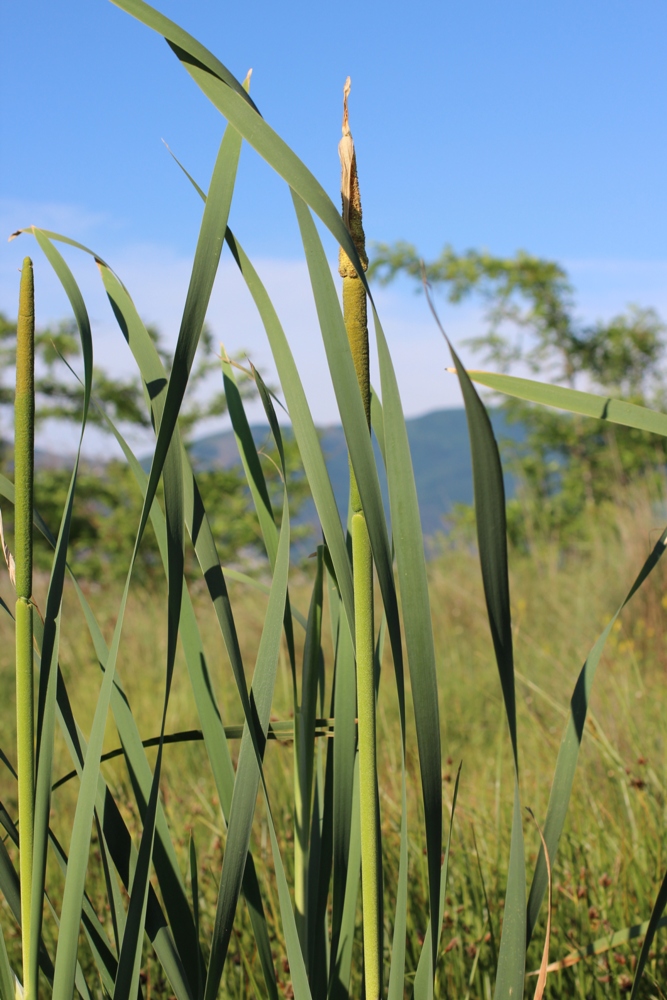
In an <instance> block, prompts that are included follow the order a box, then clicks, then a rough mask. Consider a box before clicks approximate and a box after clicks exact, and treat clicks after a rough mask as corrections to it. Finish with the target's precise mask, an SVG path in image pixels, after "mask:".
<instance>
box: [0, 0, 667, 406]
mask: <svg viewBox="0 0 667 1000" xmlns="http://www.w3.org/2000/svg"><path fill="white" fill-rule="evenodd" d="M158 6H159V8H160V9H161V10H162V11H163V12H164V13H165V14H167V15H168V16H169V17H172V18H173V19H174V20H176V21H178V22H179V23H180V24H181V25H182V26H183V27H185V28H187V29H188V30H189V31H190V32H192V33H193V34H194V35H195V36H196V37H198V38H199V39H200V40H201V41H202V42H204V43H205V44H206V45H207V46H208V47H209V48H210V49H211V50H212V51H213V52H214V53H215V54H216V55H217V56H218V57H219V58H220V59H221V60H222V61H223V62H224V63H225V64H226V65H227V66H228V67H229V68H230V69H231V70H232V72H234V73H235V74H236V75H237V76H239V77H240V78H242V77H243V76H244V75H245V73H246V71H247V70H248V68H250V67H252V68H253V78H252V93H253V97H254V99H255V101H256V102H257V104H258V106H259V108H260V110H261V111H262V114H263V115H264V117H265V118H266V119H267V121H268V122H269V123H270V124H271V125H272V126H273V127H274V128H275V129H276V130H277V131H278V132H279V133H280V134H281V135H282V136H283V137H284V138H285V139H286V140H287V141H288V142H289V143H290V145H292V146H293V148H294V149H295V151H296V152H297V153H298V154H299V155H300V156H301V158H302V159H303V160H304V161H305V163H306V164H307V165H308V166H309V167H310V168H311V169H312V170H313V172H314V173H315V174H316V175H317V176H318V178H319V179H320V180H321V181H322V183H323V184H324V186H325V187H326V188H327V190H328V191H329V192H330V193H331V195H332V197H334V198H336V197H337V194H336V192H337V187H338V169H339V168H338V160H337V154H336V145H337V142H338V138H339V135H340V118H341V93H342V86H343V83H344V80H345V77H346V76H347V74H348V73H349V74H350V75H351V77H352V96H351V123H352V130H353V134H354V136H355V142H356V146H357V155H358V158H359V165H360V175H361V183H362V197H363V202H364V214H365V222H366V232H367V236H368V238H369V239H377V240H384V241H393V240H396V239H399V238H403V239H407V240H409V241H411V242H413V243H414V244H416V245H417V247H418V248H419V250H420V252H421V253H422V254H423V255H424V256H425V257H427V258H428V257H429V256H433V255H435V254H437V252H438V251H439V250H440V248H441V247H442V245H443V244H444V243H451V244H452V245H453V246H454V247H455V248H456V249H459V250H464V249H467V248H469V247H486V248H487V249H489V250H490V251H492V252H495V253H503V254H504V253H507V254H509V253H513V252H514V251H515V250H517V249H519V248H523V249H526V250H528V251H530V252H532V253H535V254H541V255H544V256H547V257H551V258H554V259H557V260H560V261H562V262H563V263H564V264H565V266H566V267H567V268H568V269H569V271H570V273H571V276H572V279H573V281H574V283H575V286H576V288H577V292H578V299H579V303H580V310H581V315H582V317H583V318H585V319H591V320H592V319H596V318H599V317H604V316H609V315H611V314H614V313H617V312H619V311H620V310H622V309H623V308H624V307H625V306H626V305H627V303H628V302H631V301H632V302H639V303H640V304H643V305H654V306H656V307H658V308H659V309H660V310H661V311H662V313H663V315H665V316H667V248H666V247H665V234H666V233H667V210H666V207H665V194H664V192H665V183H666V182H665V173H664V164H665V162H666V161H667V138H666V130H665V120H666V118H665V106H666V103H667V102H666V98H667V60H665V58H664V39H665V37H667V7H666V6H665V4H664V2H663V0H635V2H633V3H628V2H627V0H604V2H601V0H577V2H572V0H559V2H558V3H554V2H551V3H546V2H544V0H541V2H536V0H508V2H503V3H498V2H497V0H496V2H492V0H477V2H470V3H467V4H461V3H452V2H444V3H443V2H438V3H435V2H432V0H429V2H419V0H417V2H413V3H409V4H406V3H405V2H402V3H398V2H394V0H389V2H385V3H383V4H377V3H366V4H359V5H357V7H356V8H354V7H352V6H351V5H341V4H333V3H316V4H313V3H312V0H311V2H304V0H293V2H291V3H290V4H288V5H287V4H277V3H268V2H264V0H262V2H254V3H250V2H247V3H245V4H238V3H236V4H231V3H224V2H220V0H218V2H216V3H212V2H203V0H188V2H187V3H186V2H184V0H161V3H160V4H159V5H158ZM3 32H4V37H5V40H6V44H5V47H4V48H5V54H4V59H3V62H4V65H3V82H2V88H1V90H0V114H1V116H2V128H3V136H4V138H5V142H4V144H3V146H4V155H3V156H2V159H1V162H0V223H1V224H2V228H3V230H4V231H5V232H6V233H7V234H9V233H10V232H11V231H12V230H14V229H16V228H18V227H19V226H23V225H29V224H33V223H34V224H36V225H43V226H45V227H53V228H59V229H60V230H61V231H63V232H65V233H67V234H68V235H71V236H73V237H75V238H78V239H81V240H82V241H83V242H85V243H87V244H88V245H90V246H91V247H93V248H94V249H95V250H96V251H97V252H98V253H100V254H101V255H102V256H104V257H105V259H107V260H109V261H110V262H111V263H112V264H113V265H114V266H115V267H116V269H117V270H118V272H119V273H120V275H121V277H122V278H123V280H124V281H125V283H126V284H127V285H128V287H129V288H130V290H131V292H132V293H133V295H134V297H135V299H136V300H137V302H138V304H139V307H140V309H141V311H142V314H143V315H144V316H145V317H146V318H147V319H149V320H151V321H157V322H158V323H159V324H160V325H161V326H162V328H163V329H164V331H165V334H166V336H167V338H168V339H169V340H170V341H171V342H173V340H174V338H175V335H176V332H177V329H178V322H179V318H180V313H179V309H180V307H181V306H182V302H183V297H184V293H185V288H186V287H187V277H188V266H189V261H190V259H191V255H192V252H193V249H194V245H195V241H196V237H197V231H198V225H199V220H200V215H201V204H200V203H199V201H198V199H197V198H196V196H195V195H194V194H193V192H192V191H191V190H190V189H189V186H188V185H187V182H185V181H184V179H183V177H182V175H181V174H180V172H179V171H178V169H177V168H176V167H175V166H174V164H173V162H172V161H171V159H170V157H169V156H168V154H167V153H166V151H165V148H164V146H163V144H162V142H161V139H165V140H166V141H167V142H168V143H169V145H170V146H171V148H172V149H173V150H174V152H175V153H176V155H178V156H179V158H181V159H182V160H183V161H184V163H185V164H186V165H187V167H188V169H189V170H190V171H191V172H192V173H193V174H194V176H195V177H196V178H197V179H198V180H199V181H200V183H201V184H202V185H203V186H206V184H207V183H208V177H209V175H210V171H211V168H212V164H213V160H214V157H215V153H216V150H217V146H218V143H219V140H220V136H221V132H222V128H223V125H224V123H223V121H222V119H221V118H220V116H219V114H218V113H217V112H216V111H215V110H214V109H213V108H212V107H211V106H210V105H209V104H208V102H207V100H206V98H205V97H204V96H203V95H202V94H201V93H200V92H199V91H198V90H197V88H196V87H195V85H194V84H193V83H192V81H191V80H190V79H189V77H188V76H187V75H186V74H185V72H184V71H183V70H182V69H181V67H180V65H179V64H178V62H177V60H176V58H175V57H174V56H173V54H172V53H171V52H170V50H169V49H168V48H167V46H166V44H165V43H164V42H163V41H162V40H161V39H160V38H159V37H158V36H157V35H155V34H153V33H152V32H151V31H149V30H148V29H146V28H145V27H143V26H142V25H140V24H139V23H138V22H136V21H135V20H133V19H132V18H131V17H129V16H128V15H127V14H125V13H124V12H123V11H121V10H119V9H118V8H116V7H115V6H113V5H112V4H111V3H109V2H108V0H67V2H66V3H58V4H54V3H52V2H47V0H35V2H33V3H32V4H30V5H25V4H11V5H6V6H5V9H4V11H3ZM232 225H233V228H234V229H235V231H236V232H237V233H238V235H239V237H240V239H241V240H242V242H243V243H244V245H245V246H246V248H247V249H248V250H249V252H250V253H251V255H252V256H253V258H254V259H255V260H256V261H257V264H258V266H259V268H260V271H261V273H262V274H263V275H264V276H265V278H266V281H267V284H268V285H269V287H270V288H271V289H272V290H274V291H275V294H276V298H277V303H276V304H277V305H278V307H279V311H280V312H281V316H282V317H283V319H284V321H285V324H286V327H287V330H288V334H289V335H290V336H291V337H292V338H293V342H294V346H295V353H296V354H297V357H298V359H299V361H300V363H301V364H302V365H303V366H304V367H305V369H306V375H307V376H308V375H309V376H310V379H308V377H307V378H306V382H307V384H308V383H309V381H310V384H311V388H310V389H309V393H310V398H311V401H312V405H313V410H314V413H315V416H316V419H318V420H319V421H321V422H331V421H333V420H335V419H336V415H335V410H334V407H333V397H332V394H331V392H330V391H329V389H328V388H327V387H325V386H324V375H323V370H322V358H321V352H320V351H318V347H317V343H316V339H315V337H314V334H313V329H312V326H313V313H312V308H311V306H310V304H309V302H308V297H307V288H306V285H305V273H304V268H303V265H302V263H301V259H300V246H299V240H298V233H297V231H296V226H295V222H294V219H293V215H292V210H291V205H290V201H289V198H288V196H287V192H286V191H285V189H284V186H283V185H282V183H281V182H279V181H277V180H276V178H275V177H273V176H272V174H271V171H270V169H269V168H268V167H267V166H266V165H265V164H264V163H263V161H261V160H260V159H259V158H258V157H257V156H256V155H255V154H254V153H253V152H252V151H251V150H250V149H247V148H246V149H245V150H244V153H243V156H242V161H241V171H240V177H239V182H238V186H237V194H236V200H235V203H234V205H233V208H232ZM0 246H1V247H2V253H1V256H0V309H3V310H4V311H6V312H9V313H13V312H15V308H16V307H15V305H14V303H15V299H16V294H17V286H18V275H17V267H18V265H19V263H20V260H21V259H22V257H23V255H24V254H25V253H34V256H35V259H36V261H37V268H38V271H37V282H38V284H37V288H38V300H37V307H38V314H39V316H40V318H41V320H42V321H43V322H46V321H48V320H52V319H56V318H58V317H60V316H63V315H66V314H67V304H66V302H65V300H64V299H63V297H62V295H61V293H59V291H58V289H57V287H56V286H55V284H54V281H53V279H52V278H51V277H50V275H49V274H48V271H47V266H46V264H45V263H43V262H42V261H41V260H39V252H38V251H37V250H36V248H35V247H34V244H32V243H31V242H30V241H29V239H28V238H26V237H23V238H22V239H20V240H16V241H14V242H13V243H10V244H6V243H5V242H4V241H2V243H0ZM68 259H69V260H70V261H71V262H72V266H73V267H74V268H75V270H76V274H77V277H78V278H79V279H80V281H81V286H82V288H83V290H84V291H85V293H86V294H87V295H88V296H90V310H91V315H92V318H93V321H94V326H95V337H96V350H97V354H98V357H99V359H100V361H101V362H103V363H105V364H107V365H108V366H110V367H112V368H114V367H115V368H116V369H117V370H120V369H122V368H123V366H126V365H127V364H128V361H127V359H126V358H125V355H124V354H123V351H122V347H123V345H122V343H120V342H119V336H118V334H117V333H115V332H114V330H113V324H112V321H111V318H110V316H109V314H108V309H107V307H106V304H105V302H104V299H103V297H102V296H101V295H100V294H99V289H98V286H97V279H96V275H95V273H94V268H92V267H91V265H90V264H89V263H88V262H86V261H85V260H83V259H81V258H80V257H77V256H76V255H73V256H70V257H69V258H68ZM334 261H335V251H334V248H333V247H332V263H333V262H334ZM379 303H380V308H381V314H382V316H383V321H384V322H385V325H386V329H387V333H388V337H389V340H390V343H391V346H392V348H393V350H394V352H395V358H396V365H397V369H398V370H399V377H400V380H401V386H402V391H403V396H404V404H405V409H406V412H407V413H408V414H417V413H422V412H425V411H426V410H428V409H433V408H435V407H437V406H446V405H456V402H457V397H456V390H455V386H454V384H453V381H452V379H451V378H450V377H449V376H446V375H445V374H444V373H443V369H444V367H445V366H446V364H447V363H448V361H447V357H446V355H445V352H444V348H443V345H442V344H441V343H440V341H439V340H438V335H437V334H436V332H435V331H434V330H433V327H432V324H431V321H430V317H429V316H428V313H427V311H426V308H425V304H424V302H423V298H422V297H420V296H415V295H413V294H412V290H411V289H410V288H409V287H408V286H407V285H397V286H396V287H395V288H392V289H390V290H388V291H386V292H382V293H381V294H380V295H379ZM443 313H444V318H445V320H446V322H447V325H448V326H449V328H450V330H451V331H452V333H453V334H454V336H455V337H456V338H459V339H460V338H461V337H463V336H465V335H470V334H472V333H475V332H477V331H478V329H479V323H480V315H479V311H478V310H477V309H476V308H475V307H474V306H473V305H470V306H466V307H464V308H460V307H457V308H453V307H444V306H443ZM209 318H210V322H211V325H212V327H213V329H214V332H215V333H216V335H218V336H219V337H220V338H221V339H223V340H224V341H225V345H226V346H227V347H228V349H230V350H234V349H238V348H240V347H243V348H247V349H249V350H250V351H251V352H252V355H253V358H254V359H255V360H257V361H258V362H259V363H260V364H263V365H264V367H265V368H266V370H267V372H268V373H269V374H270V371H271V365H270V358H269V357H268V351H267V349H266V347H265V345H264V344H263V340H262V335H261V331H260V329H259V327H258V325H257V323H256V320H255V318H254V316H253V314H252V309H251V307H250V306H249V304H248V303H247V301H246V300H245V297H244V295H243V290H242V289H241V288H240V287H238V284H237V283H236V282H235V279H234V275H233V270H232V268H231V267H228V266H226V265H225V266H223V268H222V270H221V275H220V281H219V283H218V287H217V288H216V291H215V294H214V298H213V301H212V304H211V310H210V314H209Z"/></svg>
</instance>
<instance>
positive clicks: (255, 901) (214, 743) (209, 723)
mask: <svg viewBox="0 0 667 1000" xmlns="http://www.w3.org/2000/svg"><path fill="white" fill-rule="evenodd" d="M107 424H108V426H109V429H110V430H111V432H112V433H113V434H114V436H115V437H116V440H117V441H118V443H119V445H120V447H121V448H122V450H123V452H124V454H125V457H126V459H127V460H128V463H129V465H130V467H131V469H132V471H133V473H134V476H135V478H136V480H137V483H138V484H139V486H140V488H141V490H142V492H143V493H145V491H146V489H147V486H148V477H147V476H146V474H145V472H144V471H143V469H142V468H141V465H140V464H139V462H138V461H137V459H136V457H135V456H134V454H133V453H132V451H131V450H130V449H129V447H128V445H127V443H126V441H125V440H124V438H123V437H122V435H121V434H119V432H118V430H117V429H116V427H115V426H114V425H113V422H112V421H110V420H108V418H107ZM183 457H184V460H185V459H186V458H187V456H186V454H185V452H183ZM151 520H152V524H153V529H154V531H155V536H156V539H157V541H158V546H159V548H160V552H161V555H162V558H163V561H164V562H165V563H166V558H167V556H166V548H167V544H166V522H165V518H164V515H163V514H162V512H161V510H160V508H159V507H158V506H157V505H154V506H153V508H152V510H151ZM182 601H183V603H182V608H181V641H182V643H183V649H184V652H185V658H186V663H187V666H188V671H189V674H190V680H191V683H192V688H193V693H194V696H195V702H196V705H197V712H198V715H199V718H200V720H201V723H202V733H201V734H198V736H199V737H200V738H203V739H204V741H205V743H206V747H207V751H208V755H209V760H210V763H211V768H212V771H213V775H214V779H215V782H216V787H217V791H218V795H219V799H220V805H221V808H222V812H223V815H224V817H225V821H226V822H228V818H229V810H230V807H231V799H232V792H233V787H234V769H233V765H232V760H231V755H230V753H229V749H228V746H227V737H228V736H229V737H231V738H240V737H241V735H242V732H243V727H238V726H237V727H228V728H225V727H223V725H222V720H221V718H220V712H219V709H218V706H217V704H216V702H215V697H214V695H213V687H212V683H211V678H210V676H209V674H208V670H207V667H206V658H205V654H204V648H203V645H202V641H201V637H200V634H199V627H198V625H197V621H196V618H195V614H194V609H193V607H192V602H191V600H190V597H189V594H188V592H187V590H184V591H183V596H182ZM241 669H242V668H241ZM272 728H273V727H270V729H272ZM192 735H193V734H190V733H188V734H183V736H184V737H185V738H188V739H190V738H192ZM137 738H138V734H137ZM171 739H173V738H164V739H163V742H165V743H166V742H170V741H171ZM158 742H159V738H158V740H157V741H156V740H148V741H143V745H144V746H147V745H156V744H157V743H158ZM122 752H125V748H123V751H122ZM160 818H161V813H160V812H159V813H158V832H160V826H159V822H160ZM162 822H164V818H163V817H162ZM165 831H166V823H165ZM166 833H167V843H168V846H169V847H170V848H171V843H170V841H169V840H168V831H166ZM171 852H172V854H173V848H171ZM155 864H156V871H157V873H158V877H160V875H161V874H162V875H163V878H164V877H165V875H164V873H161V868H160V865H159V858H156V859H155ZM173 865H174V874H175V875H176V878H177V885H176V889H177V892H176V896H174V894H173V892H172V893H171V898H173V900H174V906H175V907H176V909H175V910H174V913H173V914H172V925H175V929H176V930H177V931H178V930H182V928H181V924H180V921H179V917H178V912H179V907H180V908H181V909H182V907H183V905H184V903H183V900H182V899H181V892H184V890H182V885H181V883H180V877H179V874H178V864H177V862H176V859H175V855H174V858H173ZM167 874H168V872H167ZM165 881H166V886H165V887H164V888H163V894H165V896H166V890H167V889H168V888H169V885H170V884H171V881H170V880H166V879H165ZM243 891H244V894H245V897H246V901H247V904H248V907H249V912H250V917H251V921H252V925H253V931H254V933H255V938H256V941H257V947H258V952H259V956H260V961H261V965H262V970H263V973H264V978H265V982H266V986H267V989H268V991H269V995H270V996H271V997H272V1000H277V991H276V985H275V984H276V976H275V971H274V967H273V959H272V956H271V948H270V943H269V938H268V929H267V924H266V918H265V915H264V910H263V906H262V901H261V895H260V892H259V885H258V883H257V875H256V873H255V868H254V864H253V861H252V856H251V855H248V859H247V862H246V867H245V870H244V874H243ZM187 914H188V910H187V907H186V909H185V911H184V913H183V917H184V918H185V917H186V916H187ZM183 927H185V928H187V927H188V923H187V921H186V920H185V919H183ZM194 933H195V940H197V939H198V934H197V932H196V926H195V927H194ZM183 945H184V946H185V947H186V948H187V947H188V941H187V940H186V941H184V942H183ZM196 956H197V959H198V960H197V964H196V966H195V968H194V973H195V976H196V981H199V979H200V978H201V977H200V974H199V971H198V969H199V966H200V959H199V946H198V944H197V946H196ZM190 969H191V975H192V965H191V964H190Z"/></svg>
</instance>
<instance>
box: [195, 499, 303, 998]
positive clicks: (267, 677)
mask: <svg viewBox="0 0 667 1000" xmlns="http://www.w3.org/2000/svg"><path fill="white" fill-rule="evenodd" d="M289 539H290V530H289V507H288V499H287V492H286V491H284V499H283V514H282V520H281V526H280V539H279V543H278V554H277V557H276V566H275V571H274V574H273V582H272V585H271V594H270V596H269V603H268V607H267V611H266V617H265V621H264V628H263V630H262V636H261V639H260V645H259V649H258V652H257V661H256V664H255V672H254V675H253V684H252V696H253V708H254V711H255V713H256V730H255V731H256V732H259V733H261V734H262V735H263V737H265V735H266V731H267V729H268V724H269V713H270V710H271V700H272V697H273V686H274V683H275V676H276V668H277V665H278V652H279V646H280V635H281V632H282V622H283V616H284V612H285V600H286V597H287V573H288V568H289V545H290V541H289ZM259 749H260V759H259V760H258V759H257V757H256V753H255V745H254V741H253V738H252V736H251V734H250V729H249V728H248V727H246V730H245V732H244V736H243V739H242V741H241V750H240V753H239V762H238V766H237V769H236V778H235V781H234V793H233V796H232V803H231V809H230V813H229V827H228V830H227V841H226V846H225V853H224V856H223V862H222V872H221V875H220V892H219V895H218V903H217V906H216V915H215V926H214V930H213V939H212V942H211V957H210V961H209V966H208V970H207V975H206V986H205V992H204V996H205V998H206V1000H214V998H215V997H216V996H217V993H218V989H219V985H220V979H221V976H222V969H223V966H224V962H225V958H226V954H227V948H228V945H229V939H230V935H231V931H232V924H233V919H234V913H235V910H236V903H237V900H238V896H239V892H240V889H241V882H242V879H243V871H244V868H245V862H246V855H247V853H248V844H249V840H250V829H251V825H252V818H253V814H254V810H255V800H256V797H257V790H258V785H259V780H260V769H261V751H262V750H263V744H262V745H261V746H260V748H259Z"/></svg>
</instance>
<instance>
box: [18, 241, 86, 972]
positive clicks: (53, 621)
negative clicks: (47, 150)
mask: <svg viewBox="0 0 667 1000" xmlns="http://www.w3.org/2000/svg"><path fill="white" fill-rule="evenodd" d="M33 234H34V236H35V238H36V240H37V242H38V244H39V246H40V248H41V249H42V251H43V252H44V255H45V256H46V258H47V260H48V261H49V263H50V264H51V266H52V268H53V270H54V271H55V273H56V275H57V276H58V278H59V280H60V282H61V284H62V286H63V289H64V290H65V293H66V294H67V297H68V299H69V301H70V305H71V306H72V311H73V313H74V318H75V320H76V324H77V329H78V331H79V338H80V341H81V350H82V356H83V361H84V399H83V407H82V413H81V431H80V436H79V446H78V451H77V456H76V461H75V465H74V470H73V472H72V477H71V480H70V485H69V490H68V494H67V499H66V502H65V508H64V511H63V516H62V521H61V525H60V532H59V535H58V541H57V543H56V548H55V554H54V561H53V567H52V571H51V578H50V580H49V588H48V593H47V603H46V614H45V623H44V639H43V647H42V661H41V662H42V670H41V674H40V690H39V700H38V724H37V776H36V786H35V802H34V808H35V816H34V853H33V871H32V901H31V911H32V913H33V914H34V919H33V921H32V923H31V955H32V961H33V968H32V969H31V970H30V972H29V973H28V972H24V977H27V978H26V982H33V983H37V956H38V950H39V946H38V943H39V941H40V938H41V922H42V909H43V907H42V902H43V898H44V880H45V875H46V854H47V847H48V829H49V813H50V805H51V785H52V764H53V739H54V732H55V691H56V665H57V659H58V639H59V620H60V606H61V603H62V593H63V586H64V578H65V560H66V555H67V546H68V542H69V532H70V525H71V519H72V509H73V502H74V491H75V488H76V479H77V472H78V466H79V461H80V455H81V445H82V442H83V435H84V432H85V428H86V421H87V417H88V409H89V404H90V393H91V386H92V372H93V347H92V336H91V330H90V321H89V318H88V313H87V310H86V307H85V304H84V301H83V297H82V295H81V292H80V290H79V288H78V285H77V284H76V281H75V280H74V276H73V275H72V272H71V271H70V269H69V267H68V266H67V264H66V263H65V260H64V259H63V257H62V255H61V254H60V253H59V252H58V250H57V249H56V248H55V247H54V246H53V244H52V243H51V241H50V240H49V239H47V238H46V237H45V236H44V235H43V233H41V232H40V231H39V230H37V229H33Z"/></svg>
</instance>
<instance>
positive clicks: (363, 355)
mask: <svg viewBox="0 0 667 1000" xmlns="http://www.w3.org/2000/svg"><path fill="white" fill-rule="evenodd" d="M349 93H350V78H349V77H348V78H347V80H346V82H345V89H344V100H343V138H342V139H341V141H340V144H339V146H338V152H339V155H340V161H341V170H342V176H341V194H342V199H343V221H344V222H345V225H346V226H347V228H348V230H349V232H350V235H351V237H352V240H353V242H354V246H355V249H356V251H357V254H358V256H359V260H360V261H361V265H362V267H363V268H364V270H366V268H367V266H368V257H367V255H366V238H365V235H364V228H363V224H362V215H361V197H360V194H359V178H358V175H357V161H356V156H355V151H354V142H353V140H352V135H351V132H350V125H349V120H348V108H347V99H348V95H349ZM338 270H339V273H340V275H341V277H342V279H343V315H344V318H345V327H346V329H347V336H348V340H349V342H350V348H351V351H352V357H353V359H354V367H355V370H356V373H357V379H358V381H359V388H360V390H361V397H362V400H363V404H364V410H365V412H366V420H367V422H368V429H369V433H370V423H371V384H370V367H369V354H368V319H367V302H366V289H365V287H364V283H363V282H362V281H361V280H360V278H359V275H358V274H357V271H356V270H355V268H354V265H353V264H352V261H351V260H350V258H349V257H348V255H347V254H346V253H345V251H344V250H343V249H342V248H341V249H340V252H339V260H338ZM350 503H351V508H352V525H351V534H352V563H353V581H354V614H355V647H356V662H357V716H358V748H359V793H360V807H361V810H360V811H361V899H362V909H363V933H364V982H365V988H366V998H367V1000H379V998H380V996H381V994H382V950H383V945H382V852H381V847H380V822H379V820H380V807H379V800H378V786H377V749H376V736H375V728H376V723H375V679H374V661H373V648H374V630H373V557H372V553H371V544H370V539H369V536H368V527H367V524H366V518H365V516H364V511H363V508H362V505H361V498H360V496H359V489H358V486H357V481H356V478H355V475H354V470H353V469H352V466H351V465H350Z"/></svg>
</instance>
